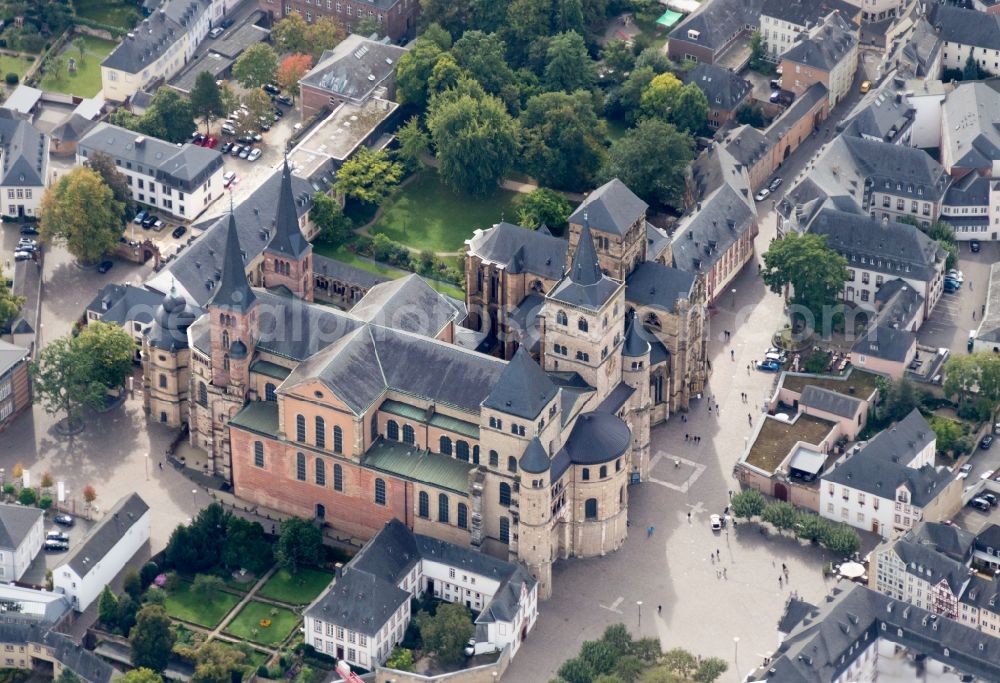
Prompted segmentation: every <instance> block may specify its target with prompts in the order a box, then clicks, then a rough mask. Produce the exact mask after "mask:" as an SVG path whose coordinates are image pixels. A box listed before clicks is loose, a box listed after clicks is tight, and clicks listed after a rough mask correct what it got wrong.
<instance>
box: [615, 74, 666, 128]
mask: <svg viewBox="0 0 1000 683" xmlns="http://www.w3.org/2000/svg"><path fill="white" fill-rule="evenodd" d="M655 77H656V72H655V71H654V70H653V69H651V68H650V67H648V66H636V68H635V69H634V70H633V71H632V73H630V74H629V75H628V78H626V79H625V81H624V82H623V83H622V84H621V85H620V86H618V87H617V88H614V89H612V90H611V92H609V93H608V96H607V99H606V101H605V104H604V112H605V114H607V115H608V116H609V117H611V118H614V119H619V120H622V121H624V122H625V123H626V124H628V125H629V126H631V125H633V124H635V122H636V121H638V119H639V115H640V113H641V111H642V109H641V101H642V94H643V93H644V92H646V89H647V88H648V87H649V84H650V83H652V82H653V79H654V78H655Z"/></svg>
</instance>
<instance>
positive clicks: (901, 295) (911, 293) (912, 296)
mask: <svg viewBox="0 0 1000 683" xmlns="http://www.w3.org/2000/svg"><path fill="white" fill-rule="evenodd" d="M923 304H924V297H923V295H922V294H920V292H918V291H917V290H915V289H914V288H913V287H911V286H910V285H909V283H908V282H906V280H903V279H902V278H898V277H897V278H895V279H893V280H889V281H888V282H884V283H882V286H881V287H879V288H878V291H876V292H875V305H876V306H878V309H879V310H878V315H877V316H876V321H877V323H878V324H879V325H881V326H883V327H893V328H896V329H906V328H907V327H908V326H909V325H910V323H911V322H912V321H913V318H914V316H916V315H917V314H918V313H919V312H920V311H922V310H923Z"/></svg>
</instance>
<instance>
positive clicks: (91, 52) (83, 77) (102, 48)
mask: <svg viewBox="0 0 1000 683" xmlns="http://www.w3.org/2000/svg"><path fill="white" fill-rule="evenodd" d="M77 40H82V41H83V44H84V54H83V58H82V59H81V57H80V53H79V51H78V50H77V48H76V45H74V43H75V41H77ZM116 45H117V43H116V42H115V41H111V40H104V39H103V38H95V37H93V36H78V37H77V38H74V39H73V40H72V41H70V42H69V43H67V44H66V47H64V48H63V51H62V52H61V53H60V56H59V58H60V59H62V60H64V61H65V63H66V64H65V65H64V67H63V69H62V71H61V72H60V73H58V74H53V73H52V71H51V70H49V71H47V72H46V73H45V75H44V76H43V77H42V81H41V83H40V84H39V86H38V87H40V88H41V89H42V90H46V91H49V92H61V93H64V94H66V95H76V96H77V97H93V96H94V95H96V94H97V93H99V92H100V91H101V62H102V61H103V60H104V58H105V57H107V56H108V55H109V54H111V51H112V50H113V49H115V46H116ZM70 59H73V60H75V62H76V71H75V72H70V70H69V60H70ZM56 76H58V77H56Z"/></svg>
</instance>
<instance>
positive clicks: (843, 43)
mask: <svg viewBox="0 0 1000 683" xmlns="http://www.w3.org/2000/svg"><path fill="white" fill-rule="evenodd" d="M778 1H780V0H778ZM785 4H788V5H794V3H789V2H785ZM856 12H857V10H855V13H856ZM857 44H858V38H857V35H856V34H855V32H854V30H853V29H852V27H851V26H850V24H848V23H847V21H846V20H844V19H843V18H842V17H841V16H840V15H839V14H835V15H832V16H831V17H829V18H828V19H827V20H826V22H824V24H823V26H822V27H821V28H819V29H817V30H815V31H812V32H810V34H809V36H808V37H806V38H803V39H802V40H800V41H799V42H797V43H796V44H795V45H793V46H792V48H791V49H790V50H788V51H787V52H786V53H785V54H783V55H782V56H781V58H782V59H783V60H784V59H787V60H788V61H790V62H794V63H796V64H803V65H805V66H808V67H811V68H814V69H821V70H823V71H832V70H833V68H834V67H835V66H837V65H838V64H840V62H841V61H843V60H844V59H845V58H847V57H848V56H849V55H850V54H851V50H852V49H853V48H854V47H856V46H857Z"/></svg>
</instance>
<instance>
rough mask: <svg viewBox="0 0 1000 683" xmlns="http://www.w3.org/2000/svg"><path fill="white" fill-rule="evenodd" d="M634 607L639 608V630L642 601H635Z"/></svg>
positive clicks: (640, 626)
mask: <svg viewBox="0 0 1000 683" xmlns="http://www.w3.org/2000/svg"><path fill="white" fill-rule="evenodd" d="M635 606H636V607H638V608H639V628H642V600H636V601H635Z"/></svg>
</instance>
